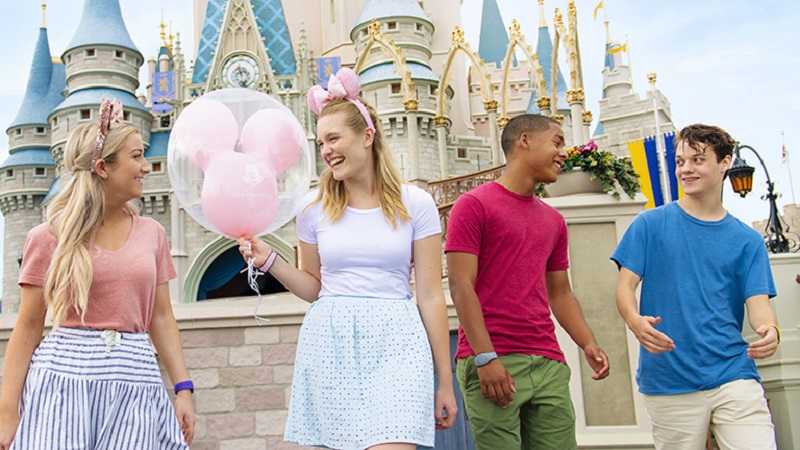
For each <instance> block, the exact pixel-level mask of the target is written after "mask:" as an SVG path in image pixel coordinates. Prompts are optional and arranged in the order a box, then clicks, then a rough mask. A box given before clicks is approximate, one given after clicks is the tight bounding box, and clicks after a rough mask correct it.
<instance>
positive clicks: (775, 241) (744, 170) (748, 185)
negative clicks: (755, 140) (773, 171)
mask: <svg viewBox="0 0 800 450" xmlns="http://www.w3.org/2000/svg"><path fill="white" fill-rule="evenodd" d="M743 148H746V149H749V150H750V151H752V152H753V154H755V155H756V158H758V161H759V162H760V163H761V167H763V168H764V173H765V174H766V175H767V195H765V196H763V197H761V198H762V199H763V200H767V201H768V202H769V221H768V224H767V248H768V249H769V251H770V252H772V253H789V251H790V247H791V245H790V244H789V240H788V239H786V236H785V235H784V234H783V223H782V222H783V221H782V219H781V217H780V215H779V214H778V205H777V204H776V203H775V201H776V200H777V199H778V197H780V194H778V193H776V192H775V183H773V182H772V179H771V178H770V177H769V171H768V170H767V166H766V165H765V164H764V160H763V159H761V155H759V154H758V152H757V151H756V150H755V149H754V148H753V147H750V146H749V145H737V146H736V152H735V154H734V160H733V165H731V168H730V169H729V170H728V176H729V177H730V179H731V185H732V186H733V190H734V192H736V193H737V194H739V195H740V196H741V197H742V198H744V197H745V196H746V195H747V194H748V193H749V192H750V191H751V190H752V189H753V172H755V168H753V167H752V166H748V165H747V162H746V161H745V160H744V159H743V158H741V157H740V156H739V150H741V149H743Z"/></svg>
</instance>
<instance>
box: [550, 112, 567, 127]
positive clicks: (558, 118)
mask: <svg viewBox="0 0 800 450" xmlns="http://www.w3.org/2000/svg"><path fill="white" fill-rule="evenodd" d="M550 118H551V119H553V120H555V121H556V122H558V124H559V125H564V116H562V115H561V114H553V115H551V116H550Z"/></svg>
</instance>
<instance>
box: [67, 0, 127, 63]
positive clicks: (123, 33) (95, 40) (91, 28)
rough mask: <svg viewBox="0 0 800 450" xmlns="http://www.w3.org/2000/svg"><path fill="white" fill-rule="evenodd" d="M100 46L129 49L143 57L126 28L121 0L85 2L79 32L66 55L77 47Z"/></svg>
mask: <svg viewBox="0 0 800 450" xmlns="http://www.w3.org/2000/svg"><path fill="white" fill-rule="evenodd" d="M98 44H106V45H116V46H118V47H124V48H128V49H131V50H133V51H135V52H136V53H139V54H140V55H141V52H139V49H138V48H136V46H135V45H133V41H132V40H131V36H130V35H129V34H128V29H127V28H125V21H124V20H122V11H120V8H119V0H85V2H84V4H83V14H82V15H81V21H80V23H79V24H78V31H76V32H75V35H74V36H73V37H72V41H71V42H70V43H69V45H68V46H67V49H66V50H65V51H64V53H66V52H68V51H70V50H72V49H73V48H76V47H82V46H85V45H98Z"/></svg>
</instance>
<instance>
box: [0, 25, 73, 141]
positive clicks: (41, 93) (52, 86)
mask: <svg viewBox="0 0 800 450" xmlns="http://www.w3.org/2000/svg"><path fill="white" fill-rule="evenodd" d="M65 80H66V75H65V72H64V65H63V64H53V62H52V57H51V56H50V45H49V44H48V40H47V29H45V28H40V29H39V40H38V41H37V42H36V48H35V49H34V51H33V62H32V63H31V71H30V74H29V75H28V87H27V89H26V90H25V97H24V98H23V100H22V105H21V106H20V109H19V112H18V113H17V117H16V118H14V120H13V121H12V122H11V124H10V125H9V126H8V128H13V127H17V126H20V125H47V116H49V115H50V112H51V111H53V108H55V107H56V105H58V104H59V103H61V101H62V100H64V97H62V96H61V91H63V90H64V89H66V88H67V85H66V81H65Z"/></svg>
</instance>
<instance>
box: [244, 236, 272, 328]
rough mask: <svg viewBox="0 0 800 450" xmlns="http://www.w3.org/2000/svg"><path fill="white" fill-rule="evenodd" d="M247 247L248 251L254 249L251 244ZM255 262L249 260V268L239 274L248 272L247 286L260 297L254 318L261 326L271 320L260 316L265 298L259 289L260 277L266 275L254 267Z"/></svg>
mask: <svg viewBox="0 0 800 450" xmlns="http://www.w3.org/2000/svg"><path fill="white" fill-rule="evenodd" d="M247 246H248V249H252V245H251V244H250V243H249V242H248V244H247ZM255 262H256V260H255V258H249V259H248V260H247V267H246V268H245V269H243V270H242V271H241V272H239V273H243V272H247V284H249V285H250V289H252V290H253V291H254V292H255V293H256V295H257V297H258V301H257V302H256V309H255V311H253V317H255V319H256V324H257V325H259V326H261V323H262V322H269V319H267V318H266V317H261V316H259V315H258V309H259V308H260V307H261V302H262V300H263V299H264V297H263V296H262V295H261V290H260V289H259V288H258V277H259V276H261V275H264V274H263V273H262V272H261V271H260V270H258V269H256V268H255V267H254V266H253V265H254V263H255Z"/></svg>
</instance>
